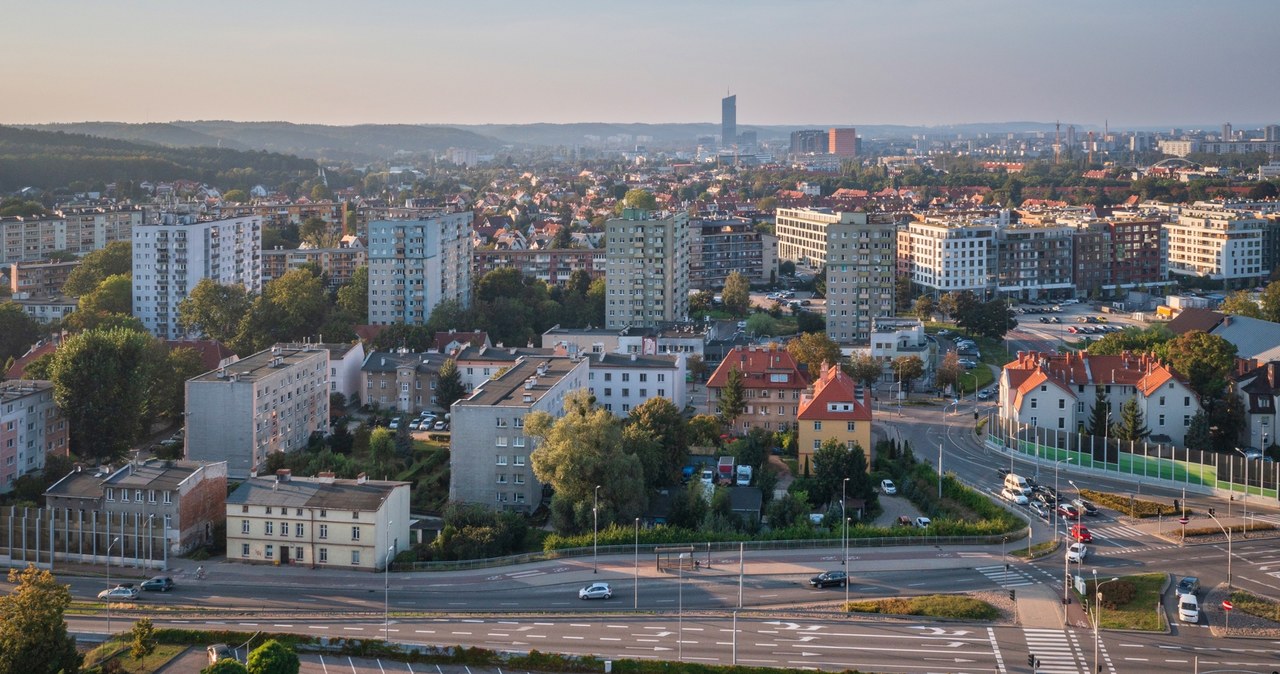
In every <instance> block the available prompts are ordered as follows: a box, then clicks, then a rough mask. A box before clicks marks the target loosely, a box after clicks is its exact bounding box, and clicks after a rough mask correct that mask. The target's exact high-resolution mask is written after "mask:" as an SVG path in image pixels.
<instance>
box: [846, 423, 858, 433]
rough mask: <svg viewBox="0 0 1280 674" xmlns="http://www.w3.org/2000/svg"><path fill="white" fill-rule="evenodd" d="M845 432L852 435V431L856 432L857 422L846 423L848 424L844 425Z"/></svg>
mask: <svg viewBox="0 0 1280 674" xmlns="http://www.w3.org/2000/svg"><path fill="white" fill-rule="evenodd" d="M846 430H848V431H849V432H850V433H852V432H853V431H856V430H858V422H856V421H850V422H848V424H846Z"/></svg>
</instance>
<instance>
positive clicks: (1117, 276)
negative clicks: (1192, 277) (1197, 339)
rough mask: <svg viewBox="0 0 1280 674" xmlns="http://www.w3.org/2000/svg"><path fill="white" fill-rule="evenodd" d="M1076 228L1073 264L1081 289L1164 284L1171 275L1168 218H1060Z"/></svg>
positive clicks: (1073, 239)
mask: <svg viewBox="0 0 1280 674" xmlns="http://www.w3.org/2000/svg"><path fill="white" fill-rule="evenodd" d="M1058 222H1059V223H1062V224H1068V225H1071V226H1072V227H1074V228H1075V232H1074V234H1073V235H1072V268H1073V271H1074V274H1075V289H1076V292H1077V293H1080V294H1087V293H1096V292H1098V291H1107V292H1113V291H1116V290H1120V289H1125V288H1136V287H1138V286H1151V285H1157V284H1162V283H1164V282H1165V278H1166V276H1167V269H1168V267H1167V265H1166V262H1165V259H1166V251H1165V241H1164V229H1163V225H1164V219H1163V218H1156V217H1114V218H1105V219H1092V218H1089V219H1059V221H1058Z"/></svg>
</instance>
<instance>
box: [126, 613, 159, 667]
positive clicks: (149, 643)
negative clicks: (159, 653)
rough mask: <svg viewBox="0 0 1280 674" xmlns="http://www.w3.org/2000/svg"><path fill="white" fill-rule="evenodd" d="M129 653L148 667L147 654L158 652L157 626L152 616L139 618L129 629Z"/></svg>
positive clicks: (143, 665)
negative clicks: (152, 621) (152, 622)
mask: <svg viewBox="0 0 1280 674" xmlns="http://www.w3.org/2000/svg"><path fill="white" fill-rule="evenodd" d="M129 637H130V639H129V655H132V656H133V659H134V660H137V661H139V663H141V664H142V668H143V669H146V667H147V656H148V655H151V654H152V653H155V652H156V628H155V626H154V625H152V624H151V619H150V618H145V617H143V618H139V619H138V622H135V623H134V624H133V629H132V630H130V631H129Z"/></svg>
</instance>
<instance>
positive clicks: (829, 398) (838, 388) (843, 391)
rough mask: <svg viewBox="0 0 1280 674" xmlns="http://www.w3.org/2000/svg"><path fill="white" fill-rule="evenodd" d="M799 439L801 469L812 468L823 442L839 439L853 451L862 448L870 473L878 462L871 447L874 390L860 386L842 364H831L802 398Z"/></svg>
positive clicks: (797, 423)
mask: <svg viewBox="0 0 1280 674" xmlns="http://www.w3.org/2000/svg"><path fill="white" fill-rule="evenodd" d="M796 438H797V440H796V441H797V443H798V446H799V450H800V454H799V457H800V465H801V466H804V465H806V464H810V465H811V462H812V460H813V453H814V452H815V451H817V450H818V449H819V448H821V447H822V445H823V443H825V442H827V441H828V440H836V441H838V442H840V444H842V445H844V446H845V447H846V448H849V449H853V446H854V445H857V446H859V447H861V448H862V451H863V452H865V453H866V455H867V470H868V471H870V470H871V463H872V461H874V460H875V457H874V456H872V446H871V390H870V389H867V388H864V387H862V386H859V385H858V384H857V383H856V382H854V381H853V378H852V377H850V376H849V375H847V374H845V373H844V371H843V370H841V369H840V366H839V365H827V366H826V367H825V369H824V370H823V372H822V373H821V375H820V376H819V377H818V379H817V380H816V381H814V382H813V388H812V389H811V390H809V391H806V392H805V393H804V394H802V395H801V396H800V405H799V411H798V412H797V414H796Z"/></svg>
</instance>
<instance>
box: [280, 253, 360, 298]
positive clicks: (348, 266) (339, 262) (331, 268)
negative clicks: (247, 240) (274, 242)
mask: <svg viewBox="0 0 1280 674" xmlns="http://www.w3.org/2000/svg"><path fill="white" fill-rule="evenodd" d="M368 263H369V254H368V251H366V250H365V249H364V248H363V247H351V248H277V249H275V250H264V251H262V283H263V284H264V285H265V284H267V283H270V282H271V281H273V280H275V279H278V278H280V277H281V276H284V275H285V274H287V273H288V272H291V271H293V270H294V269H301V268H302V267H303V266H306V265H314V266H315V267H317V268H318V269H319V270H320V271H322V272H324V273H325V275H326V276H327V278H328V282H329V287H330V288H338V287H340V286H343V285H346V284H347V283H349V282H350V281H351V276H352V275H353V274H355V273H356V270H357V269H359V268H360V267H363V266H365V265H366V264H368Z"/></svg>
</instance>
